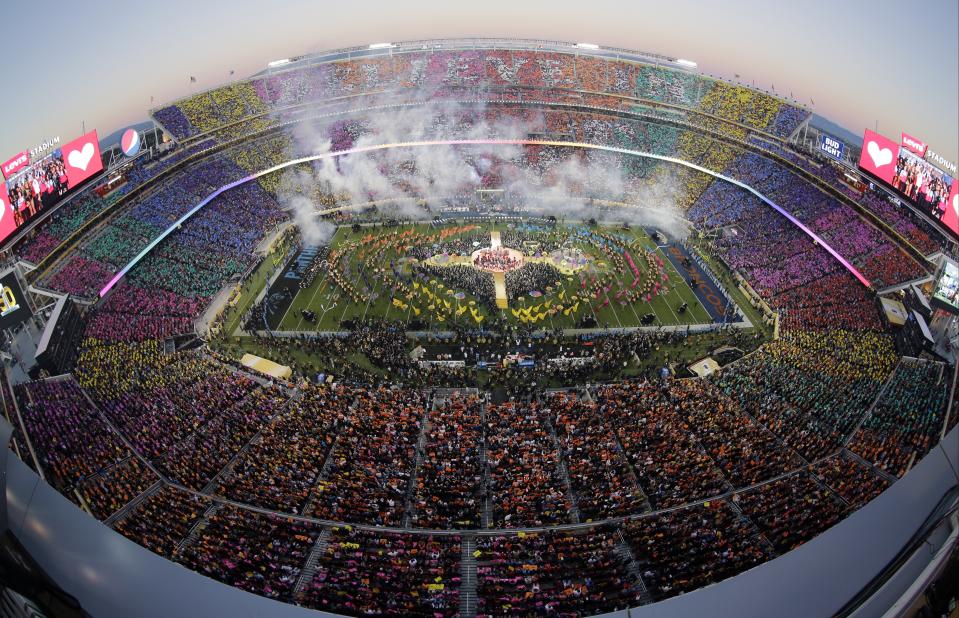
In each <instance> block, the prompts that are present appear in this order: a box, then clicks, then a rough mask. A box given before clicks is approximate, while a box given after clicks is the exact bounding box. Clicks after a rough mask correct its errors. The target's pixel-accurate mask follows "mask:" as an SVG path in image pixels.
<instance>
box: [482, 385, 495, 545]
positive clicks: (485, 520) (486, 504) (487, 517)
mask: <svg viewBox="0 0 959 618" xmlns="http://www.w3.org/2000/svg"><path fill="white" fill-rule="evenodd" d="M488 406H489V399H488V398H487V399H486V400H484V401H483V405H482V406H481V407H480V427H482V428H483V439H482V442H480V448H479V461H480V466H482V469H483V484H482V490H483V494H482V496H483V511H482V513H481V514H480V522H481V525H482V527H483V528H489V527H491V522H492V520H493V508H492V505H491V501H490V497H489V496H490V480H489V477H490V470H489V461H487V459H486V409H487V407H488Z"/></svg>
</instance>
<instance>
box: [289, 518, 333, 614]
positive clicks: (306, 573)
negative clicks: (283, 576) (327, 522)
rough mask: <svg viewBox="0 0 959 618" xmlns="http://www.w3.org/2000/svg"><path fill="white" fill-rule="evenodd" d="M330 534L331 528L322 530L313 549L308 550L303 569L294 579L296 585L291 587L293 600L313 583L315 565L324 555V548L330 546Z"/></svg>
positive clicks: (331, 532)
mask: <svg viewBox="0 0 959 618" xmlns="http://www.w3.org/2000/svg"><path fill="white" fill-rule="evenodd" d="M332 534H333V529H332V528H323V530H322V532H320V534H319V535H317V537H316V541H315V542H314V543H313V549H311V550H310V555H309V556H307V558H306V562H304V563H303V568H302V569H300V576H299V577H297V578H296V584H295V585H294V586H293V598H294V599H299V598H300V597H301V596H302V595H303V591H304V590H305V589H306V585H307V584H308V583H310V582H311V581H313V576H314V575H316V568H317V565H318V564H319V562H320V558H321V557H323V554H325V553H326V548H327V546H328V545H329V544H330V536H331V535H332Z"/></svg>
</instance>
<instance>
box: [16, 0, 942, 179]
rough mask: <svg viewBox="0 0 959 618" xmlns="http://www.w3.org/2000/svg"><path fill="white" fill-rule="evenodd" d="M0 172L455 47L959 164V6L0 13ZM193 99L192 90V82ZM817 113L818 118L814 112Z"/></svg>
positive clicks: (352, 5) (821, 3)
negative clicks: (277, 91) (521, 44)
mask: <svg viewBox="0 0 959 618" xmlns="http://www.w3.org/2000/svg"><path fill="white" fill-rule="evenodd" d="M2 6H3V12H2V13H0V14H2V23H3V31H4V39H5V41H4V42H5V45H4V50H5V58H4V62H3V66H4V72H5V73H6V75H5V79H4V85H5V88H4V90H5V92H4V96H3V101H2V104H0V105H2V107H0V109H2V123H3V124H2V126H3V131H2V133H0V160H5V159H6V158H7V157H8V156H11V155H13V154H14V153H16V152H18V151H20V150H23V149H29V148H31V147H33V146H35V145H37V144H39V143H40V142H42V141H43V140H44V139H46V138H48V137H52V136H55V135H59V136H61V139H62V141H64V142H65V141H67V140H69V139H72V138H73V137H75V136H77V135H79V134H80V132H81V127H82V125H83V123H84V122H85V123H86V127H87V130H89V129H91V128H96V129H98V131H99V132H100V135H101V136H104V135H107V134H109V133H111V132H112V131H114V130H116V129H118V128H121V127H123V126H125V125H127V124H131V123H134V122H138V121H141V120H144V119H146V117H147V110H148V109H149V108H150V107H151V103H150V97H151V96H152V97H154V101H155V103H154V104H155V105H158V104H160V103H162V102H165V101H169V100H172V99H175V98H179V97H182V96H185V95H187V94H189V93H190V92H191V87H192V88H193V89H195V90H201V89H207V88H210V87H213V86H216V85H218V84H220V83H223V82H225V81H227V80H228V75H229V71H230V70H235V71H236V76H235V77H234V79H235V78H236V77H241V76H248V75H251V74H253V73H255V72H257V71H259V70H261V69H263V68H264V67H265V65H266V63H267V62H268V61H270V60H273V59H277V58H284V57H287V56H293V55H299V54H303V53H308V52H313V51H320V50H324V49H334V48H339V47H347V46H354V45H366V44H369V43H373V42H381V41H402V40H411V39H423V38H451V37H462V36H484V37H497V36H504V37H522V38H540V39H551V40H559V41H571V42H589V43H597V44H600V45H608V46H613V47H625V48H629V49H636V50H640V51H647V52H654V53H661V54H666V55H670V56H677V57H682V58H689V59H692V60H695V61H697V62H698V63H699V69H700V71H701V72H703V73H707V74H712V75H717V76H720V77H726V78H733V77H734V75H735V74H737V73H738V74H739V75H740V78H741V80H742V81H744V82H746V83H752V82H753V81H755V84H756V86H757V87H762V88H766V89H769V88H770V87H771V86H772V85H775V88H776V90H777V92H779V93H780V94H783V93H786V94H788V93H789V92H792V93H793V95H794V96H795V98H796V99H797V100H799V101H800V102H802V103H804V104H806V105H808V106H810V107H812V109H813V110H814V111H815V112H816V113H818V114H820V115H823V116H825V117H827V118H829V119H830V120H833V121H834V122H837V123H838V124H840V125H842V126H844V127H846V128H847V129H849V130H851V131H853V132H855V133H857V134H861V133H862V130H863V129H864V128H866V127H868V128H871V129H874V128H876V127H877V126H878V130H879V132H881V133H884V134H886V135H888V136H890V137H892V138H893V139H895V140H897V141H898V139H899V133H900V131H906V132H907V133H910V134H912V135H914V136H916V137H918V138H920V139H924V140H925V141H926V142H927V143H929V145H930V147H931V148H932V149H933V150H936V151H937V152H939V153H940V154H942V155H943V156H945V157H946V158H947V159H949V160H951V161H957V160H959V2H957V0H918V1H917V2H901V1H892V0H869V1H867V0H842V1H839V2H837V1H835V0H829V1H826V0H810V1H807V2H781V1H775V0H766V1H759V0H726V1H723V2H718V1H713V2H705V1H703V2H692V1H688V0H670V1H669V2H645V1H638V0H630V1H629V2H624V1H622V0H620V1H607V0H588V1H587V0H579V1H573V0H552V1H549V2H541V1H539V0H525V1H522V2H521V1H517V0H509V1H501V0H483V1H482V2H449V1H447V2H425V1H415V2H414V1H409V0H407V1H402V0H391V1H382V0H351V1H349V2H325V1H324V2H319V1H312V2H309V1H305V0H274V1H272V2H268V3H267V2H254V1H252V0H232V1H230V2H226V1H222V0H216V1H213V0H164V1H162V2H143V1H123V0H111V1H99V2H97V1H93V0H91V1H89V2H80V1H76V2H65V1H63V0H52V1H48V2H44V3H41V4H37V3H33V2H22V1H19V2H9V3H6V2H5V3H3V5H2ZM191 75H194V76H196V77H197V80H198V83H197V84H195V85H191V84H190V80H189V76H191ZM811 101H814V102H815V105H813V104H812V103H811Z"/></svg>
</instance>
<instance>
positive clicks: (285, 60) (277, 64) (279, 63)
mask: <svg viewBox="0 0 959 618" xmlns="http://www.w3.org/2000/svg"><path fill="white" fill-rule="evenodd" d="M289 63H290V59H289V58H283V59H282V60H274V61H273V62H267V63H266V66H267V68H270V69H275V68H276V67H281V66H283V65H284V64H289Z"/></svg>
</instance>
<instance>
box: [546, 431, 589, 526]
mask: <svg viewBox="0 0 959 618" xmlns="http://www.w3.org/2000/svg"><path fill="white" fill-rule="evenodd" d="M546 428H547V429H548V430H549V435H550V437H552V439H553V448H555V449H556V454H557V457H556V472H557V474H559V478H560V480H561V481H562V482H563V486H564V487H565V488H566V499H567V500H568V501H569V520H570V522H571V523H574V524H578V523H579V522H580V521H582V517H581V515H580V513H579V506H578V505H577V504H576V496H574V495H573V486H572V485H571V484H570V482H569V471H568V470H567V469H566V462H565V461H563V457H562V456H561V455H560V453H562V452H563V449H562V445H560V443H559V436H557V435H556V428H555V427H553V421H551V420H550V419H549V418H547V419H546Z"/></svg>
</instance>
